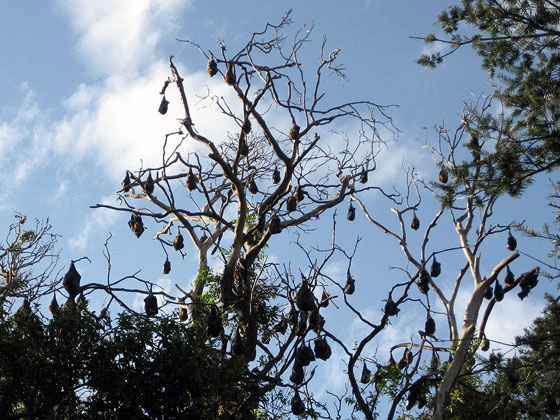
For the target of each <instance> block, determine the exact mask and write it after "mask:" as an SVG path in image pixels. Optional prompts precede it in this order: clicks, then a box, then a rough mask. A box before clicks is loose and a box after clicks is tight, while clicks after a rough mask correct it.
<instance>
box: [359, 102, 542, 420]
mask: <svg viewBox="0 0 560 420" xmlns="http://www.w3.org/2000/svg"><path fill="white" fill-rule="evenodd" d="M490 105H491V104H490V101H489V100H486V99H484V98H483V99H481V103H480V104H479V103H475V104H472V103H469V104H467V106H466V108H465V111H464V114H463V116H462V121H461V124H460V125H459V127H458V128H457V129H456V130H455V131H454V132H453V131H451V130H448V129H446V128H444V127H438V128H437V134H438V141H437V143H436V144H427V143H426V144H424V145H423V147H425V148H428V149H429V150H431V151H432V155H433V157H434V161H435V167H434V169H435V170H434V172H435V173H438V172H439V173H438V175H437V179H436V180H434V181H430V182H428V181H427V180H425V179H424V178H423V177H421V176H419V175H417V174H416V173H415V171H414V170H409V171H407V182H406V190H405V191H404V192H403V193H402V197H403V203H402V205H400V206H396V207H393V208H392V209H391V211H392V212H393V213H394V215H395V218H396V220H395V224H394V225H393V226H389V225H387V223H386V222H385V224H384V223H382V222H381V221H380V219H379V217H378V216H374V215H373V214H372V213H371V212H369V211H368V205H367V203H364V202H363V201H362V200H361V199H360V198H358V197H353V198H352V200H353V201H355V202H356V203H357V205H358V207H359V208H360V209H361V210H362V211H363V213H364V214H365V216H366V218H367V219H368V221H369V222H370V223H371V224H372V225H373V226H374V228H375V229H377V230H379V231H380V232H382V233H384V234H385V235H387V237H389V238H392V239H393V240H395V241H396V243H397V244H398V246H399V247H400V248H401V250H402V252H403V256H404V261H405V265H404V267H403V268H402V270H403V272H404V273H405V276H406V277H405V280H404V281H403V282H401V283H400V284H397V285H395V286H394V287H393V288H392V289H391V294H395V293H398V296H399V300H398V301H397V303H402V302H403V301H404V300H415V301H417V302H420V303H421V305H422V306H423V307H424V310H425V311H426V312H427V318H426V322H425V323H424V321H422V323H419V325H418V334H419V335H418V339H417V341H414V340H413V341H412V342H407V343H396V344H395V346H393V347H392V349H391V355H390V360H389V363H388V364H384V363H378V368H379V370H378V374H379V375H381V376H383V375H385V377H387V376H388V375H386V374H387V372H389V371H390V370H391V369H392V368H393V367H394V366H397V367H398V369H401V370H402V371H403V372H404V373H405V374H403V375H400V376H399V380H398V381H399V382H398V386H399V389H400V392H398V393H397V395H396V398H395V397H394V396H393V397H392V406H391V409H390V411H389V413H388V416H387V418H388V419H393V418H394V416H395V414H396V413H397V411H398V409H399V404H400V403H401V402H402V401H403V400H404V399H405V397H407V396H408V400H407V403H406V408H407V409H412V407H414V406H415V405H416V404H417V403H418V404H419V407H420V408H422V407H423V406H424V405H425V404H426V398H427V395H430V394H432V393H433V399H434V406H435V407H434V412H433V419H434V420H440V419H442V418H443V416H444V411H445V407H446V406H447V405H448V404H449V403H450V395H451V392H452V391H453V389H454V387H455V386H457V381H458V378H459V377H460V375H462V374H465V372H467V371H468V370H469V368H470V366H471V365H472V363H473V360H474V354H475V352H476V351H477V350H483V351H484V350H487V349H488V343H489V342H488V339H487V338H486V335H485V325H486V322H487V319H488V317H489V316H490V314H491V311H492V308H493V307H494V305H495V303H496V302H499V301H501V300H502V299H503V297H504V294H505V293H508V292H510V291H511V290H514V289H515V288H516V287H517V286H518V285H519V286H520V288H521V292H520V293H519V294H518V296H519V298H521V299H523V297H525V296H526V295H527V294H528V293H529V291H530V290H531V289H532V288H533V287H535V286H536V284H537V282H538V280H537V276H538V273H539V269H538V267H536V268H534V269H532V270H529V271H527V272H526V273H524V274H522V275H520V276H518V277H514V276H513V275H512V274H511V272H510V269H509V264H510V263H512V262H513V261H514V260H516V259H517V258H518V257H519V256H520V254H519V253H518V252H517V251H516V250H515V248H516V246H517V242H516V241H515V239H514V238H513V237H512V235H511V233H510V231H511V229H512V225H513V220H512V219H510V218H512V217H515V216H514V215H512V214H509V215H507V216H505V217H506V219H508V220H506V222H505V223H504V222H503V221H501V222H502V223H496V222H493V218H496V215H495V214H494V207H495V205H496V203H497V202H498V201H499V200H500V199H503V198H504V196H505V195H506V194H505V191H507V190H508V187H510V184H515V183H520V182H524V181H525V180H524V179H523V178H522V177H523V176H524V175H523V174H522V173H520V174H519V176H511V177H510V178H507V177H506V174H505V170H506V169H507V168H506V169H504V168H503V167H501V166H500V165H499V164H496V161H497V160H498V161H499V159H500V158H501V157H500V156H499V155H498V153H500V151H499V147H498V148H497V149H498V151H496V152H494V151H493V149H492V146H491V145H494V144H496V142H498V144H499V142H500V141H501V139H500V135H503V131H500V130H494V129H492V126H491V125H489V124H488V121H489V120H488V117H487V112H488V109H489V107H490ZM430 198H432V199H433V201H432V203H433V204H435V207H436V210H435V211H434V214H433V216H432V217H431V218H430V219H428V220H426V217H425V214H426V213H423V217H422V219H423V220H420V219H419V217H420V216H418V215H419V214H420V213H421V212H422V211H423V209H424V208H426V205H427V204H426V201H427V200H429V199H430ZM437 207H439V209H438V208H437ZM428 208H429V205H428ZM432 208H433V207H432ZM377 214H379V212H377ZM521 217H522V216H521ZM446 223H449V224H448V225H446ZM440 226H441V229H444V231H445V232H443V233H442V232H440V231H439V228H440ZM450 230H451V231H453V232H455V235H456V243H455V244H454V245H449V246H448V244H446V245H445V246H442V245H441V244H442V243H446V242H448V239H449V236H447V237H445V236H441V237H442V238H445V240H443V241H441V240H439V239H438V238H439V236H438V235H444V234H445V233H446V232H449V231H450ZM415 231H418V232H415ZM495 235H500V236H502V237H503V243H504V247H503V251H502V252H499V251H495V250H494V249H492V250H491V251H492V252H488V251H489V250H490V249H491V247H490V248H489V245H488V244H487V243H488V239H489V238H490V237H494V236H495ZM413 236H417V237H416V238H414V239H411V238H412V237H413ZM417 244H419V245H417ZM461 255H462V257H463V262H459V263H457V258H459V257H460V256H461ZM486 255H488V256H487V258H486V259H487V261H484V265H491V266H492V268H491V269H483V268H482V267H483V265H482V262H483V259H484V258H485V256H486ZM451 257H453V258H454V260H453V266H452V267H451V266H449V265H446V264H445V262H441V261H442V260H444V259H446V258H451ZM410 267H411V268H410ZM506 271H507V273H506ZM440 273H444V276H445V283H447V284H445V283H443V280H441V279H438V278H437V277H438V276H439V275H440ZM503 273H506V275H505V277H506V279H505V285H504V286H502V284H503V283H504V281H503V280H500V279H498V277H499V276H500V277H501V276H502V275H503ZM508 276H509V277H510V278H509V279H508V278H507V277H508ZM469 277H470V280H471V281H470V282H468V281H467V279H468V278H469ZM452 278H454V283H452V287H450V285H449V284H448V283H449V281H450V279H452ZM524 284H525V286H523V285H524ZM517 290H519V289H517ZM460 291H461V292H462V293H464V292H467V291H468V293H469V294H470V298H469V300H468V303H467V306H466V309H465V312H464V314H461V316H462V319H463V321H462V324H458V321H457V316H458V315H459V314H457V313H456V303H457V297H458V294H459V292H460ZM485 298H486V300H487V302H488V304H487V305H486V310H485V311H484V312H483V309H484V302H485ZM434 299H438V300H439V301H440V303H441V304H442V305H443V307H444V308H445V314H444V315H445V318H446V323H445V324H446V325H447V328H443V325H441V322H440V323H437V324H436V322H435V321H434V319H433V318H432V316H431V313H432V311H434V303H433V300H434ZM393 300H394V297H393V298H392V299H391V301H393ZM387 302H389V300H388V301H387ZM396 307H398V304H397V305H393V304H391V305H390V308H389V309H391V308H392V309H393V312H395V308H396ZM386 309H387V307H386ZM482 314H483V315H482ZM481 315H482V316H481ZM386 317H387V313H386V314H385V316H384V318H383V319H382V320H381V322H378V323H377V324H374V325H372V326H374V327H375V328H378V327H382V326H384V325H385V323H384V321H385V319H386ZM438 318H440V319H441V317H438ZM363 321H364V322H369V321H366V320H363ZM368 325H369V324H368ZM436 325H437V330H436ZM375 328H374V333H375ZM374 333H372V334H374ZM372 334H369V335H368V336H367V337H364V338H363V339H362V341H360V342H359V343H358V345H357V348H356V350H354V352H350V353H349V363H348V372H349V380H350V383H351V385H352V391H353V393H354V397H355V399H356V401H357V403H358V404H359V405H360V407H361V408H362V411H364V410H365V411H364V412H365V413H366V416H365V417H366V418H368V419H373V418H374V416H373V414H371V410H369V409H368V407H371V406H372V405H375V403H376V402H377V398H379V397H381V396H382V395H383V387H381V388H380V389H377V388H376V389H375V390H374V392H372V393H369V392H368V393H366V392H363V390H362V389H360V388H359V387H358V386H357V381H356V379H355V378H354V373H353V369H352V368H353V367H354V364H355V362H356V361H357V360H359V359H361V358H364V357H366V356H367V355H365V354H362V349H363V348H364V346H365V345H366V344H367V343H368V342H369V341H370V340H371V338H372ZM436 337H439V339H443V340H446V343H450V344H449V345H448V344H446V345H442V344H440V343H438V340H437V339H436ZM398 349H404V353H403V356H402V358H401V361H400V362H399V363H396V362H395V358H394V357H393V353H395V354H396V353H397V350H398ZM411 350H414V351H411ZM440 354H441V355H445V354H448V355H449V356H450V357H449V364H448V366H447V367H446V368H445V369H441V368H440V367H439V363H430V362H429V360H430V359H429V357H430V356H431V357H432V360H435V361H437V362H439V359H440V356H439V355H440ZM409 359H410V360H409ZM422 359H424V360H426V361H427V362H428V363H427V364H426V365H427V366H429V368H428V369H423V368H422V363H421V360H422ZM419 401H421V402H419Z"/></svg>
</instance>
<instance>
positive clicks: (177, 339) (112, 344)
mask: <svg viewBox="0 0 560 420" xmlns="http://www.w3.org/2000/svg"><path fill="white" fill-rule="evenodd" d="M54 315H55V316H54V318H53V319H52V320H49V321H41V320H40V319H39V318H38V317H37V316H36V315H35V314H33V313H30V312H24V311H22V312H18V313H16V314H14V315H13V316H11V317H7V316H2V318H1V319H0V418H10V416H15V417H16V418H28V417H29V418H31V417H32V418H45V419H50V418H52V419H54V418H57V419H58V418H67V419H73V418H91V419H96V418H99V419H113V418H114V419H117V418H134V419H142V418H146V419H152V418H160V419H163V418H165V419H174V418H215V419H219V418H230V416H233V418H252V415H251V414H250V413H251V411H252V410H253V409H254V408H255V407H256V402H257V401H258V398H259V395H260V391H259V389H260V387H259V384H258V382H257V381H256V380H255V379H253V378H251V376H250V374H249V372H248V371H247V369H246V366H245V365H244V364H243V363H242V362H239V361H237V360H233V359H227V358H225V357H223V356H222V355H221V354H219V353H218V352H217V351H214V350H213V349H210V348H208V347H206V346H205V344H204V342H203V341H202V340H200V339H199V338H198V337H197V331H196V330H195V329H193V328H185V326H184V325H182V324H180V323H177V322H175V321H173V320H171V319H158V320H156V321H154V320H152V319H148V318H146V317H143V316H133V315H129V314H125V313H123V314H120V315H119V316H118V317H117V318H116V319H115V320H110V318H109V317H108V315H106V314H104V315H103V316H100V317H97V316H95V315H93V314H90V313H87V312H84V311H80V310H78V308H77V307H76V306H74V305H72V304H71V305H69V306H66V307H64V308H62V309H59V310H57V311H56V312H55V314H54ZM113 324H114V325H113Z"/></svg>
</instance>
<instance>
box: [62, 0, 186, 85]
mask: <svg viewBox="0 0 560 420" xmlns="http://www.w3.org/2000/svg"><path fill="white" fill-rule="evenodd" d="M58 5H59V7H60V9H61V10H62V11H63V12H64V13H65V14H67V15H68V17H69V21H70V22H71V23H72V26H73V27H74V30H75V31H76V34H77V35H78V45H79V51H80V54H81V55H82V56H83V58H84V61H85V62H87V63H88V66H89V67H90V68H91V69H92V70H94V71H96V72H98V73H101V74H113V73H115V72H126V73H128V74H130V72H131V71H132V72H134V71H136V70H137V69H138V68H139V66H140V65H141V64H144V63H146V62H147V60H149V59H152V58H153V55H154V53H155V51H156V48H157V45H158V41H159V40H160V39H161V37H162V36H163V35H165V34H168V32H169V31H170V30H171V29H174V28H175V25H174V22H175V19H176V16H179V15H181V11H182V10H183V8H186V7H187V6H188V5H189V2H188V1H183V0H121V1H118V2H115V1H107V0H104V1H103V0H101V1H94V2H92V1H83V0H64V1H59V3H58Z"/></svg>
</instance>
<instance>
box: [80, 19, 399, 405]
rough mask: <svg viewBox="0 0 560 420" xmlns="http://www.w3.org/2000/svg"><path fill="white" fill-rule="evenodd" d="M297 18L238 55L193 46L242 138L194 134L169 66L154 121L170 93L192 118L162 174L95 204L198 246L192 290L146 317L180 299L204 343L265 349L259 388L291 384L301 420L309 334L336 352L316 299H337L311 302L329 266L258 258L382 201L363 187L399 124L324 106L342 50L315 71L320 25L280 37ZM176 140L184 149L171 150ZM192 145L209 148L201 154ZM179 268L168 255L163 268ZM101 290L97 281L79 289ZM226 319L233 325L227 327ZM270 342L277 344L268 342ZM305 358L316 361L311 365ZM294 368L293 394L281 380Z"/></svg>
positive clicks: (244, 353)
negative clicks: (201, 327) (271, 246)
mask: <svg viewBox="0 0 560 420" xmlns="http://www.w3.org/2000/svg"><path fill="white" fill-rule="evenodd" d="M290 23H291V20H290V14H289V13H288V14H287V15H286V16H285V17H284V18H283V19H282V20H281V21H280V23H278V24H276V25H273V24H267V25H266V26H265V28H264V29H263V30H262V31H261V32H255V33H253V34H252V35H251V37H250V39H249V41H248V42H247V43H246V44H245V45H243V46H242V47H241V48H240V49H239V51H238V52H236V53H234V54H231V55H230V54H229V51H228V49H227V48H226V43H225V42H222V41H219V50H218V51H217V52H215V51H206V50H204V49H203V48H202V47H200V46H198V45H197V44H195V43H193V42H191V41H184V42H185V43H187V44H188V45H190V46H193V47H195V48H197V49H198V51H199V52H200V53H201V55H202V57H203V58H204V60H207V61H205V62H204V65H206V67H207V72H208V74H209V75H210V76H211V77H222V78H223V79H224V83H226V84H227V85H229V86H230V88H231V90H232V92H234V93H235V96H236V97H237V98H238V102H237V103H230V102H228V101H227V100H226V99H225V98H223V97H218V96H215V95H213V94H212V92H211V91H210V90H209V92H208V95H207V97H205V98H202V99H200V98H199V101H205V100H206V102H209V103H210V104H211V106H213V107H215V109H216V112H220V113H221V114H223V115H225V116H226V117H227V118H229V119H230V120H231V121H233V122H234V124H235V126H236V127H237V130H236V131H235V132H227V133H224V135H223V136H222V138H211V137H210V136H209V135H205V134H204V133H202V132H199V130H198V129H197V121H196V118H195V116H194V115H193V112H192V110H193V106H196V105H193V103H192V98H189V97H188V95H187V92H186V91H185V87H184V84H183V77H182V75H181V71H180V69H179V68H178V66H176V64H175V63H174V61H173V57H170V60H169V62H170V76H169V78H168V80H166V81H165V82H164V85H163V88H162V89H161V92H160V93H161V94H162V101H161V104H160V108H159V112H160V113H162V114H164V113H166V112H167V111H168V104H169V102H168V100H167V97H166V96H165V94H166V92H167V90H168V89H171V88H172V87H175V88H176V89H177V91H178V93H179V98H180V102H181V109H182V112H183V114H182V115H180V116H178V118H177V119H178V121H179V123H180V126H179V127H178V128H177V129H176V130H175V131H173V132H170V133H168V134H167V135H166V136H165V142H164V146H163V155H162V163H161V165H160V166H157V167H149V168H140V169H139V170H135V171H127V172H126V175H125V178H124V180H123V182H122V190H121V191H119V197H120V200H121V202H122V206H120V207H117V206H109V205H104V204H97V205H95V206H93V207H95V208H101V207H103V208H109V209H112V210H115V211H125V212H127V213H129V214H130V221H129V226H130V229H131V231H132V233H133V234H135V235H136V236H138V237H140V236H141V235H142V234H143V233H144V230H145V225H147V224H148V223H155V224H158V225H159V226H160V227H159V228H158V229H157V230H158V231H157V233H156V234H155V236H154V239H155V240H157V241H159V242H160V243H161V244H162V246H163V249H164V251H165V253H166V254H167V253H168V250H170V249H175V250H176V251H177V252H180V253H183V252H184V249H186V248H184V247H191V246H192V247H194V248H195V249H196V250H197V252H198V275H197V280H196V281H195V282H194V283H193V284H192V285H191V286H190V289H189V290H186V289H187V288H188V285H179V284H178V285H176V286H177V294H174V295H169V294H167V293H165V292H164V291H158V290H157V288H156V290H153V289H154V285H153V284H148V283H147V282H145V283H146V285H147V287H146V290H145V291H144V293H145V294H147V297H146V299H145V302H146V311H147V313H149V314H150V315H154V314H157V312H158V307H157V301H156V300H155V298H154V296H155V295H158V294H159V295H163V296H164V297H165V298H166V300H167V301H168V302H177V303H179V305H180V312H179V314H180V316H181V317H182V319H186V318H187V315H186V312H187V311H188V313H189V315H190V316H189V317H188V318H189V319H190V321H191V322H193V323H199V322H200V323H202V324H206V325H207V338H208V339H209V340H210V343H213V344H214V345H216V346H218V347H219V349H220V351H221V352H222V353H223V354H224V355H226V354H231V355H232V356H234V357H245V358H246V359H247V361H252V360H254V359H255V357H256V356H257V354H258V353H259V354H263V355H264V358H263V359H262V360H263V363H261V364H260V365H259V366H257V367H256V368H255V370H254V372H255V373H256V374H257V375H260V377H262V378H263V379H265V380H266V381H267V382H268V383H269V385H268V386H267V387H265V389H264V391H263V392H265V391H270V390H273V389H275V388H276V387H281V388H282V387H285V386H288V387H290V388H292V387H293V388H294V396H293V398H294V399H293V401H292V407H291V408H292V411H293V412H294V413H297V412H301V406H300V404H299V401H298V396H299V393H298V389H303V388H305V385H306V384H307V382H308V381H309V379H310V378H311V377H312V374H311V375H309V377H308V378H307V380H304V377H303V367H302V363H304V362H303V361H302V357H303V358H304V359H305V358H306V357H307V358H310V357H313V359H314V358H315V357H314V356H313V352H311V353H309V352H310V351H311V348H310V347H309V346H307V345H306V344H305V343H306V340H307V342H308V343H309V339H308V338H306V335H307V334H308V333H309V332H310V331H315V332H316V333H317V339H316V340H315V349H316V351H315V354H316V355H317V357H319V358H324V359H327V358H328V357H329V356H330V352H331V350H330V347H329V345H328V343H327V336H329V334H328V332H323V329H322V324H321V317H320V315H319V314H318V307H319V304H321V303H322V302H324V304H326V303H328V298H326V300H324V301H322V300H321V301H319V300H318V298H317V297H315V294H314V293H315V290H316V289H317V291H318V290H320V289H321V288H322V287H323V285H322V284H321V268H320V267H316V266H315V267H313V266H312V267H310V268H309V270H308V271H307V272H306V273H305V274H304V273H303V272H301V271H300V273H301V277H302V280H301V283H300V279H299V277H300V275H297V274H294V273H292V272H291V269H290V267H286V266H285V267H281V266H278V265H276V264H271V263H266V262H265V261H264V260H263V259H262V255H263V250H264V249H265V247H266V246H267V244H268V242H269V240H270V238H271V236H272V235H276V234H282V232H283V231H285V230H286V229H302V230H303V231H305V229H307V228H308V226H309V224H311V223H312V222H313V221H314V220H315V219H317V218H318V217H319V216H320V215H321V214H323V213H324V212H325V211H327V210H328V209H331V208H333V207H335V206H337V205H338V204H340V203H342V202H343V201H344V200H345V199H348V198H349V197H351V196H356V195H358V194H360V193H361V192H363V191H366V190H372V189H376V190H379V191H381V192H382V193H383V194H385V193H384V192H383V191H382V190H381V189H380V188H379V187H376V186H372V185H370V184H368V182H367V178H368V174H370V173H371V172H372V171H373V170H375V167H376V163H375V156H376V155H377V153H378V152H379V145H380V143H382V140H381V138H380V135H379V132H378V127H379V125H380V124H381V125H383V126H385V127H387V128H388V129H389V130H396V129H395V128H394V127H393V125H392V121H391V119H390V117H389V116H388V115H387V113H386V108H387V107H385V106H381V105H378V104H376V103H373V102H370V101H349V102H343V103H333V102H330V101H328V100H327V98H326V91H327V90H328V85H327V86H324V85H325V80H326V78H325V77H326V76H327V75H330V74H334V75H335V76H338V77H339V78H342V79H343V78H344V77H345V75H344V72H343V68H342V67H341V66H339V65H338V64H337V57H338V54H339V50H337V49H335V50H332V51H328V50H327V41H326V39H323V41H322V43H321V47H320V54H319V57H318V59H317V62H316V63H317V64H316V65H315V66H314V67H313V66H312V63H310V62H309V61H310V59H309V57H308V55H307V53H304V47H306V46H307V45H308V44H309V43H310V42H311V38H310V37H311V33H312V28H311V27H306V28H303V29H302V30H300V31H298V32H297V33H296V34H295V36H294V38H293V41H292V42H291V43H289V42H287V37H286V36H285V35H284V32H285V31H286V30H287V28H288V26H289V25H290ZM303 57H305V58H303ZM304 62H305V63H304ZM309 68H312V70H311V71H309V70H308V69H309ZM282 120H287V121H290V123H289V124H288V125H287V126H276V125H275V123H274V121H282ZM343 121H345V122H346V123H348V124H351V125H353V126H354V127H355V132H354V133H351V134H350V135H347V134H345V133H340V132H335V131H334V127H336V126H337V124H339V123H341V122H343ZM174 138H177V139H179V140H178V141H177V142H176V146H171V139H174ZM224 138H225V139H224ZM193 142H194V143H196V144H198V145H201V146H202V149H200V148H199V149H198V150H193V149H194V148H192V147H190V146H192V144H193ZM204 150H205V151H204ZM385 196H387V197H389V198H391V199H394V200H395V199H396V198H395V197H394V196H392V195H391V194H385ZM353 211H355V210H353ZM169 235H171V237H170V236H169ZM185 237H188V238H190V242H189V243H190V244H189V243H186V241H185ZM171 238H173V239H171ZM187 242H188V241H187ZM216 252H217V253H216ZM213 255H215V257H216V258H220V259H221V260H222V262H223V271H222V272H221V273H220V274H219V275H217V276H214V275H212V274H211V273H210V272H209V268H208V267H209V261H210V259H211V258H212V256H213ZM170 269H171V267H170V262H169V260H168V259H167V258H166V262H165V264H164V273H165V272H169V270H170ZM138 280H139V279H138ZM117 283H118V281H117V282H111V281H108V284H107V285H104V286H103V287H102V288H103V289H105V290H106V291H108V292H109V293H111V294H112V295H114V297H115V298H116V297H117V295H118V292H119V291H124V290H121V289H119V288H118V286H117ZM96 287H97V288H99V287H100V286H94V285H88V286H83V288H82V289H87V288H96ZM129 291H132V290H129ZM208 291H209V292H210V295H212V293H213V292H214V291H217V292H218V293H217V295H214V296H215V297H216V298H217V297H219V299H217V300H213V298H212V297H210V298H209V297H208V293H206V292H208ZM218 295H219V296H218ZM290 323H291V324H292V328H291V329H290V332H289V334H287V333H286V328H287V326H288V324H290ZM222 324H223V325H225V326H227V327H228V328H227V329H226V330H223V329H222ZM212 337H218V338H212ZM271 337H276V338H277V339H278V340H277V341H278V342H277V343H274V344H272V343H270V339H271ZM332 338H333V339H334V338H335V337H334V336H333V337H332ZM228 341H229V342H230V345H229V348H230V349H229V350H228ZM269 343H270V344H269ZM317 346H318V347H317ZM305 352H306V354H307V356H302V353H305ZM298 355H299V356H298ZM290 366H291V367H292V374H291V376H290V381H291V383H292V384H291V385H290V384H287V383H285V382H283V381H282V380H281V377H282V375H283V374H284V373H285V372H286V371H287V370H288V369H289V368H290ZM280 410H284V407H282V408H281V409H280Z"/></svg>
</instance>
